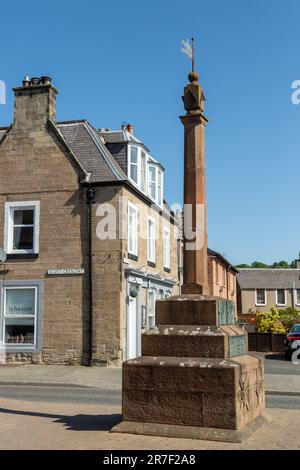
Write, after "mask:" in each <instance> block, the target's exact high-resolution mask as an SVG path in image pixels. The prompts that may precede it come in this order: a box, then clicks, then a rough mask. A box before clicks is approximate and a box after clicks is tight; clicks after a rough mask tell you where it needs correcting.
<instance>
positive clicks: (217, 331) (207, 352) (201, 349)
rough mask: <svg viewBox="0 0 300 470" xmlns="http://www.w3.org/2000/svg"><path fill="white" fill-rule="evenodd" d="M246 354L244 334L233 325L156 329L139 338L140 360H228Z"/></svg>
mask: <svg viewBox="0 0 300 470" xmlns="http://www.w3.org/2000/svg"><path fill="white" fill-rule="evenodd" d="M246 352H247V333H246V332H245V331H244V330H242V329H241V328H238V327H237V326H235V325H230V326H229V325H226V326H215V325H212V326H209V325H206V326H204V325H201V326H196V325H171V326H168V325H158V326H155V327H154V328H152V329H151V330H149V331H147V332H146V333H144V334H143V335H142V355H143V356H168V357H169V356H174V357H203V358H208V357H212V358H216V357H219V358H229V357H234V356H238V355H240V354H246Z"/></svg>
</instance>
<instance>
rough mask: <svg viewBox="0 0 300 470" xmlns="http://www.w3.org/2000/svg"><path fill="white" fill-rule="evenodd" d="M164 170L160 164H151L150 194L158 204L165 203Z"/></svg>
mask: <svg viewBox="0 0 300 470" xmlns="http://www.w3.org/2000/svg"><path fill="white" fill-rule="evenodd" d="M163 179H164V178H163V171H162V170H161V169H160V167H159V166H158V165H152V164H151V163H150V164H149V177H148V181H149V196H150V197H151V199H153V200H154V201H155V202H156V204H157V205H158V206H162V205H163Z"/></svg>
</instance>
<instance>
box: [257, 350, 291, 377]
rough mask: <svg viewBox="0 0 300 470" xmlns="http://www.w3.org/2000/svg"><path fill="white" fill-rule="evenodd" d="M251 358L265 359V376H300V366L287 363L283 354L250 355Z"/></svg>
mask: <svg viewBox="0 0 300 470" xmlns="http://www.w3.org/2000/svg"><path fill="white" fill-rule="evenodd" d="M250 354H251V356H258V357H264V363H265V374H281V375H300V365H294V364H293V363H292V361H286V360H285V358H284V355H283V354H274V353H272V354H271V353H270V354H266V353H259V352H255V353H250Z"/></svg>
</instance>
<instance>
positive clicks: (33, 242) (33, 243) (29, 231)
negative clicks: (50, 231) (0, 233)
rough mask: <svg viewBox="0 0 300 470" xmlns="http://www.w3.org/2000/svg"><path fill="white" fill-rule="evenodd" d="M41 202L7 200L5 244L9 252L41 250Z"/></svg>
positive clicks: (34, 251) (23, 252)
mask: <svg viewBox="0 0 300 470" xmlns="http://www.w3.org/2000/svg"><path fill="white" fill-rule="evenodd" d="M39 218H40V203H39V201H34V202H24V201H22V202H7V203H6V204H5V233H4V246H5V251H6V253H8V254H26V253H35V254H37V253H38V252H39Z"/></svg>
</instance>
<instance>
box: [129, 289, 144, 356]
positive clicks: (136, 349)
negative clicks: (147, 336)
mask: <svg viewBox="0 0 300 470" xmlns="http://www.w3.org/2000/svg"><path fill="white" fill-rule="evenodd" d="M140 336H141V328H140V325H139V315H138V297H131V296H129V298H128V311H127V359H132V358H134V357H137V356H139V355H140V354H141V352H140V344H141V339H140Z"/></svg>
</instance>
